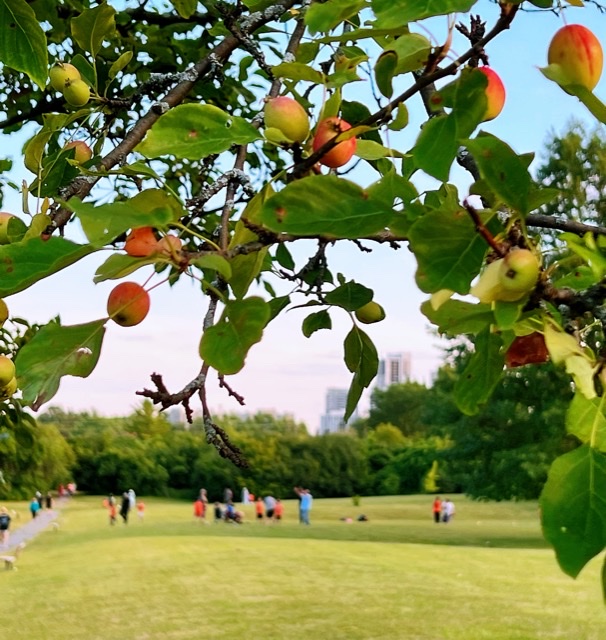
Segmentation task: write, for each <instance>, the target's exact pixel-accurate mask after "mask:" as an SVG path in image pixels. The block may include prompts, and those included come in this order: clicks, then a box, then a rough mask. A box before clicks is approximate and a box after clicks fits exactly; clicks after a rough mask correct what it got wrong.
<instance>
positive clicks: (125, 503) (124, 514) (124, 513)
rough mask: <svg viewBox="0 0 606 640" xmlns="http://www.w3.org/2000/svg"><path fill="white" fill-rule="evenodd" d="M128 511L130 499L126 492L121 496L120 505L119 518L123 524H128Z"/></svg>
mask: <svg viewBox="0 0 606 640" xmlns="http://www.w3.org/2000/svg"><path fill="white" fill-rule="evenodd" d="M129 511H130V498H129V496H128V492H126V491H125V492H124V493H123V494H122V504H121V505H120V517H121V518H122V521H123V522H124V524H128V512H129Z"/></svg>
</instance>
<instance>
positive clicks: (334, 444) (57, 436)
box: [0, 356, 576, 500]
mask: <svg viewBox="0 0 606 640" xmlns="http://www.w3.org/2000/svg"><path fill="white" fill-rule="evenodd" d="M460 360H461V356H457V357H453V358H451V361H450V362H449V363H448V364H446V365H445V366H444V367H442V368H441V369H440V371H439V373H438V376H437V378H436V380H435V381H434V383H433V384H432V386H431V387H426V386H424V385H421V384H418V383H412V382H411V383H407V384H401V385H393V386H391V387H389V388H388V389H386V390H383V391H381V390H375V391H374V393H373V396H372V406H371V410H370V414H369V416H368V417H367V418H365V419H363V420H359V421H358V422H357V423H356V424H355V425H354V426H353V428H350V429H349V430H347V431H346V432H343V433H338V434H330V435H322V436H313V435H310V434H309V433H308V430H307V428H306V427H305V425H303V424H301V423H296V422H295V421H294V420H293V419H292V418H291V417H288V416H277V415H273V414H270V413H258V414H255V415H251V416H238V415H226V416H223V417H222V418H221V419H220V421H219V422H220V424H221V426H222V428H223V429H224V430H225V431H226V432H227V434H228V435H229V437H230V438H231V440H232V441H233V442H234V443H235V444H236V445H237V446H238V447H239V448H240V449H241V450H242V453H243V455H244V457H245V458H246V460H247V461H248V463H249V466H248V468H244V469H241V468H238V467H235V466H234V465H233V464H232V463H231V462H229V461H227V460H225V459H223V458H221V457H220V456H219V455H218V454H217V452H216V450H215V449H214V448H213V447H212V446H210V445H208V444H207V442H206V438H205V434H204V431H203V427H202V424H201V422H196V421H194V424H193V425H185V424H171V423H170V422H169V421H168V419H167V418H166V416H165V415H164V414H162V413H159V412H158V411H157V410H155V409H154V408H153V406H152V405H151V403H150V402H149V401H145V402H144V403H143V404H142V405H141V407H140V408H139V409H137V410H136V411H135V412H134V413H133V414H132V415H129V416H126V417H120V418H108V417H103V416H99V415H96V414H94V413H92V414H91V413H69V412H65V411H63V410H61V409H59V408H51V409H49V410H48V411H47V412H46V413H44V414H43V415H41V416H40V417H39V418H38V419H37V421H35V420H34V419H33V418H31V417H30V416H28V415H26V414H21V415H17V414H15V415H13V416H12V420H10V419H9V420H8V421H7V422H6V423H5V424H4V426H3V428H2V430H1V431H0V465H1V467H0V471H1V472H2V475H1V476H0V497H2V498H9V497H11V498H28V497H31V495H33V492H34V491H36V490H40V491H46V490H48V489H52V488H55V487H56V486H57V485H58V484H60V483H65V482H67V481H69V480H75V481H76V483H77V484H78V488H79V489H80V490H83V491H87V492H91V493H96V494H105V493H108V492H113V493H120V492H122V491H124V490H126V489H128V488H134V489H135V490H136V491H137V493H139V494H141V495H165V496H175V497H183V498H185V499H193V497H194V496H195V494H196V493H197V492H198V490H199V489H200V488H201V487H206V488H207V490H208V493H209V496H210V497H211V499H217V498H220V496H221V495H222V494H223V489H224V488H225V487H231V488H232V489H233V490H234V492H235V495H236V496H237V495H239V491H240V489H241V488H242V487H244V486H246V487H248V489H249V490H250V491H251V492H252V493H255V494H267V493H271V494H273V495H275V496H276V497H283V498H288V497H291V496H292V495H293V492H292V489H293V487H294V486H295V485H299V486H308V487H310V488H311V489H312V491H313V494H314V496H316V497H338V496H352V495H356V494H358V495H387V494H403V493H417V492H420V491H425V492H443V493H446V492H448V493H453V492H464V493H466V494H468V495H470V496H473V497H475V498H478V499H496V500H500V499H527V498H536V497H537V496H538V494H539V492H540V490H541V487H542V485H543V483H544V481H545V479H546V474H547V469H548V468H549V465H550V463H551V461H552V460H553V458H554V457H555V456H556V455H557V454H559V453H560V452H562V451H563V450H565V449H566V448H570V447H574V446H576V443H575V442H572V441H569V440H567V438H566V436H565V431H564V411H565V407H566V404H567V402H568V400H569V398H570V395H571V394H572V389H571V388H570V384H569V382H568V381H567V379H566V377H565V376H564V375H563V374H562V372H561V371H559V370H556V369H555V368H554V367H552V366H551V365H544V366H541V367H524V368H520V369H514V370H511V371H509V372H508V373H507V374H506V376H505V379H504V381H503V383H502V384H501V385H500V386H499V388H498V389H497V391H496V393H495V394H494V396H493V398H492V399H491V402H490V403H489V405H487V406H486V408H485V409H484V410H483V411H482V412H481V413H479V414H478V415H475V416H466V415H463V414H462V413H461V412H460V411H458V410H457V408H456V407H455V405H454V404H453V402H452V400H451V392H452V388H453V385H454V384H456V380H457V377H458V375H459V374H458V372H459V371H460V370H461V362H460Z"/></svg>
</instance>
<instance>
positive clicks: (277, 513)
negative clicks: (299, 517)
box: [274, 498, 284, 522]
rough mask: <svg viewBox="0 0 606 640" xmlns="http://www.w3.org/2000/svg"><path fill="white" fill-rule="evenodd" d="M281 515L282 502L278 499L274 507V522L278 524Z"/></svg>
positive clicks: (282, 509) (282, 511) (282, 510)
mask: <svg viewBox="0 0 606 640" xmlns="http://www.w3.org/2000/svg"><path fill="white" fill-rule="evenodd" d="M283 514H284V505H283V504H282V501H281V500H280V499H279V498H277V499H276V506H275V507H274V520H275V521H276V522H280V520H282V515H283Z"/></svg>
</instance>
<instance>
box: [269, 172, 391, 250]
mask: <svg viewBox="0 0 606 640" xmlns="http://www.w3.org/2000/svg"><path fill="white" fill-rule="evenodd" d="M392 215H393V212H392V210H391V208H390V207H387V206H386V205H385V203H384V202H383V201H382V200H379V199H376V198H374V197H373V196H372V195H369V193H368V192H367V191H365V190H364V189H363V188H362V187H360V186H359V185H357V184H355V183H353V182H349V181H348V180H345V179H343V178H338V177H336V176H332V175H321V176H310V177H308V178H304V179H302V180H297V181H296V182H291V183H290V184H289V185H287V186H286V187H285V188H284V189H283V190H282V191H280V192H278V193H276V194H275V195H273V196H272V197H270V198H269V199H268V200H267V201H266V202H265V203H264V204H263V207H262V209H261V221H262V223H263V225H265V226H266V227H267V228H268V229H270V230H271V231H274V232H276V233H280V232H284V233H291V234H294V235H300V236H318V235H320V236H323V237H326V238H358V237H360V236H366V235H369V234H373V233H378V232H379V231H381V230H383V229H385V227H387V226H388V224H389V220H390V218H391V217H392Z"/></svg>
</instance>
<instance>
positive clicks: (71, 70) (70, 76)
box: [48, 62, 82, 93]
mask: <svg viewBox="0 0 606 640" xmlns="http://www.w3.org/2000/svg"><path fill="white" fill-rule="evenodd" d="M48 75H49V79H50V85H51V87H52V88H53V89H54V90H55V91H60V92H61V93H63V91H64V89H65V85H66V84H67V83H68V82H73V81H74V80H82V76H81V75H80V72H79V71H78V69H76V67H74V65H73V64H70V63H69V62H57V64H55V65H53V66H52V67H51V70H50V72H49V74H48Z"/></svg>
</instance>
